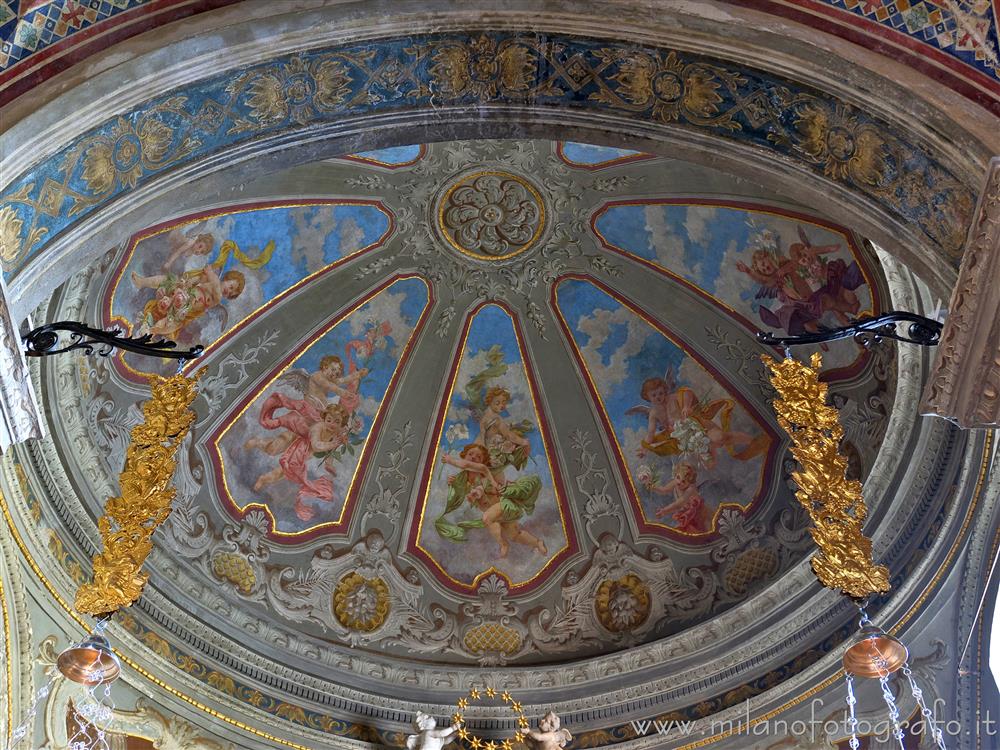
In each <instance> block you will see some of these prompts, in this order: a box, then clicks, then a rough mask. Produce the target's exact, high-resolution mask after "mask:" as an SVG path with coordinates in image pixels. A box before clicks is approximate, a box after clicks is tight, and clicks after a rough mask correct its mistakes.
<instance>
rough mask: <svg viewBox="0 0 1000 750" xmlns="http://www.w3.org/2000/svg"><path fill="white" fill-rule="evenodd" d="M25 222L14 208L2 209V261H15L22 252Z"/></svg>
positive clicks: (0, 239) (0, 227)
mask: <svg viewBox="0 0 1000 750" xmlns="http://www.w3.org/2000/svg"><path fill="white" fill-rule="evenodd" d="M23 229H24V221H22V220H21V217H20V216H18V215H17V211H15V210H14V207H13V206H4V207H3V208H0V260H13V259H14V258H16V257H17V256H18V253H20V252H21V243H22V242H23V238H22V237H21V231H22V230H23Z"/></svg>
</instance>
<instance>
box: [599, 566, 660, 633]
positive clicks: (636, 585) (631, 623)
mask: <svg viewBox="0 0 1000 750" xmlns="http://www.w3.org/2000/svg"><path fill="white" fill-rule="evenodd" d="M649 610H650V595H649V587H648V586H647V585H646V584H645V582H644V581H643V580H642V579H641V578H639V576H637V575H636V574H635V573H626V574H625V575H624V576H622V577H621V578H619V579H617V580H606V581H604V582H602V583H601V585H600V586H598V588H597V596H596V597H594V611H596V612H597V619H598V620H600V621H601V624H602V625H603V626H604V627H606V628H607V629H608V630H610V631H611V632H612V633H621V632H624V631H627V630H632V629H634V628H637V627H638V626H640V625H642V623H644V622H645V621H646V618H648V617H649Z"/></svg>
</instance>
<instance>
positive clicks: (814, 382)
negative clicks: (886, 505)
mask: <svg viewBox="0 0 1000 750" xmlns="http://www.w3.org/2000/svg"><path fill="white" fill-rule="evenodd" d="M763 360H764V364H765V365H766V366H767V368H768V369H769V370H770V372H771V384H772V385H773V386H774V388H775V390H776V391H777V392H778V395H779V398H778V399H776V400H775V401H774V410H775V411H776V412H777V415H778V424H780V425H781V427H782V429H784V430H785V432H787V433H788V435H789V436H790V437H791V438H792V443H793V445H792V455H793V456H795V459H796V460H797V461H798V462H799V464H800V465H801V466H802V469H801V470H800V471H796V472H793V473H792V478H793V479H794V480H795V483H796V484H797V485H798V487H799V489H798V490H797V491H796V493H795V497H796V498H798V501H799V502H800V503H802V506H803V507H804V508H805V509H806V511H807V512H808V513H809V518H810V520H811V521H812V528H811V529H810V530H809V533H810V534H812V537H813V539H814V540H815V541H816V544H817V546H818V547H819V550H820V551H819V553H818V554H816V555H815V556H814V557H813V559H812V569H813V572H814V573H816V577H817V578H819V580H820V583H822V584H823V585H824V586H826V587H827V588H830V589H834V590H836V589H839V590H841V591H843V592H844V593H845V594H847V595H848V596H851V597H854V598H856V599H863V598H865V597H868V596H870V595H872V594H875V593H878V592H885V591H888V590H889V570H888V569H887V568H886V567H885V566H884V565H876V564H875V562H874V561H873V560H872V542H871V540H870V539H868V538H867V537H866V536H865V535H864V533H863V532H862V529H863V527H864V523H865V517H866V516H867V515H868V508H867V506H865V501H864V498H863V497H862V495H861V482H859V481H857V480H856V479H848V478H847V457H846V456H845V455H844V454H842V453H841V452H840V441H841V440H842V439H843V437H844V428H843V427H841V425H840V421H839V419H838V415H837V410H836V409H834V408H833V407H832V406H829V405H828V404H827V385H826V383H822V382H820V380H819V370H820V367H821V365H822V362H823V359H822V356H821V355H820V354H819V353H818V352H817V353H815V354H813V355H812V359H811V360H810V363H809V365H806V364H803V363H802V362H799V361H798V360H795V359H793V358H791V357H786V358H785V359H783V360H780V361H778V360H775V359H773V358H771V357H767V356H765V357H763Z"/></svg>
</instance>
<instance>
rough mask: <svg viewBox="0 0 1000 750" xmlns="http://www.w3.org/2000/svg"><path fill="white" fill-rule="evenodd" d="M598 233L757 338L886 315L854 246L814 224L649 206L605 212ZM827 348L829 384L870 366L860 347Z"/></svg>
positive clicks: (687, 205) (670, 204) (744, 207)
mask: <svg viewBox="0 0 1000 750" xmlns="http://www.w3.org/2000/svg"><path fill="white" fill-rule="evenodd" d="M592 228H593V231H594V232H595V233H596V234H597V237H598V239H599V240H600V241H601V243H602V244H603V245H604V247H605V248H606V249H608V250H611V251H613V252H617V253H621V254H623V255H626V256H628V257H632V258H635V259H638V260H640V261H642V262H645V263H646V264H647V265H650V266H652V267H653V268H655V269H657V270H658V271H661V272H663V273H666V274H668V275H670V276H673V277H675V278H680V279H682V280H683V281H686V282H688V283H689V284H691V285H693V286H694V287H697V288H698V289H699V290H700V291H701V293H703V294H704V295H706V296H707V297H708V298H710V299H711V300H713V301H714V302H715V303H716V304H718V305H719V306H720V307H721V308H723V309H724V310H725V311H727V313H728V314H729V315H730V316H732V317H733V318H735V319H736V320H738V321H739V322H740V323H742V324H743V325H744V326H746V327H747V328H750V329H754V330H767V331H773V332H775V333H776V334H777V335H779V336H795V335H799V334H803V333H813V332H816V331H820V330H823V329H824V328H833V327H837V326H843V325H847V324H848V323H850V322H851V321H852V320H854V319H855V318H858V317H861V316H863V315H871V314H873V313H874V314H878V313H879V312H880V311H879V300H878V294H877V291H876V290H875V287H874V286H873V285H872V284H871V282H870V279H871V278H872V272H871V270H870V269H869V268H868V266H867V262H866V261H865V259H864V257H863V255H862V253H861V252H860V250H859V248H858V246H857V244H856V240H855V238H854V237H853V236H852V235H850V234H848V233H845V231H844V230H843V229H841V228H837V227H834V226H833V225H826V224H822V223H819V220H818V219H816V218H815V217H806V216H802V215H799V214H796V213H795V212H792V211H784V212H782V211H781V210H780V209H777V208H775V207H773V206H768V207H767V209H766V210H760V207H755V206H754V205H753V204H749V203H742V202H741V203H737V202H728V203H727V202H718V201H716V202H711V201H701V202H696V201H693V200H692V199H690V198H688V199H683V200H674V199H657V198H649V199H643V200H635V201H615V202H611V203H607V204H605V205H604V206H603V207H602V208H601V209H599V210H598V211H597V212H596V213H595V214H594V216H593V220H592ZM822 348H823V350H824V354H823V363H824V369H825V370H826V377H827V378H836V377H841V376H849V375H851V374H854V373H856V372H857V371H858V370H859V369H860V366H861V364H862V363H863V362H864V361H865V359H866V357H865V352H864V351H863V350H862V349H861V348H860V347H858V346H853V347H852V346H837V347H825V346H824V347H822ZM844 368H848V369H847V370H844ZM837 370H840V372H836V371H837Z"/></svg>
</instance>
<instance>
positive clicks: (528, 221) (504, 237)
mask: <svg viewBox="0 0 1000 750" xmlns="http://www.w3.org/2000/svg"><path fill="white" fill-rule="evenodd" d="M544 222H545V206H544V203H543V201H542V196H541V194H540V193H539V192H538V189H537V188H535V186H534V185H532V184H531V183H530V182H528V180H526V179H525V178H523V177H519V176H518V175H515V174H511V173H510V172H502V171H495V170H483V171H477V172H473V173H471V174H467V175H464V176H461V177H459V178H458V179H456V180H455V181H454V182H453V183H452V184H451V186H450V187H449V188H448V189H447V190H446V191H445V193H444V195H443V196H441V198H440V200H439V202H438V206H437V224H438V229H439V230H440V232H441V235H442V236H443V237H444V239H445V240H446V241H447V242H448V244H449V245H451V246H452V247H453V248H455V249H456V250H458V251H459V252H460V253H462V254H463V255H466V256H469V257H472V258H476V259H478V260H492V261H496V260H506V259H508V258H513V257H514V256H516V255H520V254H521V253H523V252H524V251H525V250H527V249H528V248H530V247H531V246H533V245H534V244H535V243H536V242H537V241H538V238H539V236H540V235H541V233H542V228H543V226H544Z"/></svg>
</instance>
